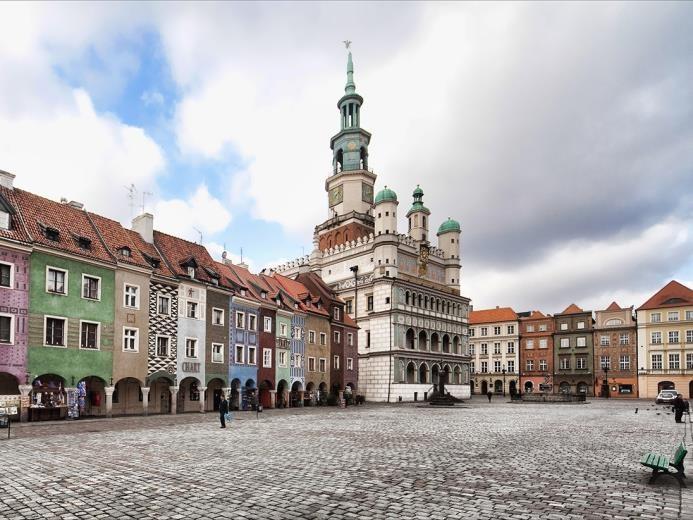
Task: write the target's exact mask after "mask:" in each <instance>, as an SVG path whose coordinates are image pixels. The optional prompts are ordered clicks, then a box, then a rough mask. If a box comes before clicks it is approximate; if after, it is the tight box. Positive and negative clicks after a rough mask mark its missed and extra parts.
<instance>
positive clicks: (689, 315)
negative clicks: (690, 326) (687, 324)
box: [686, 311, 693, 321]
mask: <svg viewBox="0 0 693 520" xmlns="http://www.w3.org/2000/svg"><path fill="white" fill-rule="evenodd" d="M691 320H693V311H686V321H691Z"/></svg>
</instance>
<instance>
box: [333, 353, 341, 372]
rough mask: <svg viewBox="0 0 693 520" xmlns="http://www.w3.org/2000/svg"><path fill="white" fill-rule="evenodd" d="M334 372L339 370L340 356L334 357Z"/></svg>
mask: <svg viewBox="0 0 693 520" xmlns="http://www.w3.org/2000/svg"><path fill="white" fill-rule="evenodd" d="M332 370H339V356H338V355H333V356H332Z"/></svg>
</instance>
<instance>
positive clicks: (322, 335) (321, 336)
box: [320, 332, 327, 345]
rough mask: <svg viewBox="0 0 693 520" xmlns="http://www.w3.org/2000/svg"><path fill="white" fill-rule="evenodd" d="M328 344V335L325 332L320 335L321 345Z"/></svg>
mask: <svg viewBox="0 0 693 520" xmlns="http://www.w3.org/2000/svg"><path fill="white" fill-rule="evenodd" d="M326 343H327V334H325V333H324V332H321V333H320V344H321V345H325V344H326Z"/></svg>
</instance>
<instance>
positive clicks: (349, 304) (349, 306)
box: [345, 300, 354, 314]
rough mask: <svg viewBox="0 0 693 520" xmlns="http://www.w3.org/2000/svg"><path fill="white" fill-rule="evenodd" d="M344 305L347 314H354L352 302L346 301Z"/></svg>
mask: <svg viewBox="0 0 693 520" xmlns="http://www.w3.org/2000/svg"><path fill="white" fill-rule="evenodd" d="M345 304H346V313H347V314H353V313H354V300H347V301H346V302H345Z"/></svg>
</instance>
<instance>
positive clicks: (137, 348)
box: [121, 326, 140, 353]
mask: <svg viewBox="0 0 693 520" xmlns="http://www.w3.org/2000/svg"><path fill="white" fill-rule="evenodd" d="M126 330H134V331H135V338H134V340H135V342H134V345H135V348H134V349H129V348H125V340H126V339H131V338H129V337H127V336H126V335H125V331H126ZM121 347H122V349H123V352H128V353H137V352H139V351H140V329H139V328H137V327H128V326H123V338H122V344H121Z"/></svg>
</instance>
